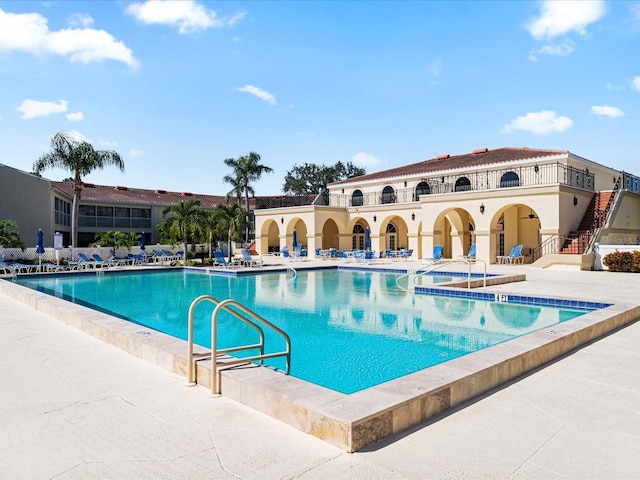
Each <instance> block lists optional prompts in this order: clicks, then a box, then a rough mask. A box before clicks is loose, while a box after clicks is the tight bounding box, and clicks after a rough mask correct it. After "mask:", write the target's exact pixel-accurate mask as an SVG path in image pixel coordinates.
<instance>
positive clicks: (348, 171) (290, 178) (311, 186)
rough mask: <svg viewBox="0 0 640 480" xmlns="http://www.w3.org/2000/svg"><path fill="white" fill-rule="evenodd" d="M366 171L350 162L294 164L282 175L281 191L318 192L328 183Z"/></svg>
mask: <svg viewBox="0 0 640 480" xmlns="http://www.w3.org/2000/svg"><path fill="white" fill-rule="evenodd" d="M366 173H367V171H366V170H365V169H364V168H361V167H356V166H355V165H354V164H353V163H351V162H347V164H346V165H345V164H344V163H342V162H338V163H336V164H335V165H331V166H326V165H316V164H315V163H304V164H303V165H294V166H293V168H292V169H291V171H290V172H287V175H286V176H285V177H284V185H283V186H282V191H283V192H284V193H286V194H289V195H303V194H310V193H320V192H322V191H324V190H325V189H326V188H327V185H328V184H330V183H333V182H339V181H340V180H346V179H347V178H353V177H359V176H361V175H365V174H366Z"/></svg>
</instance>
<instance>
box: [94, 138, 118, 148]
mask: <svg viewBox="0 0 640 480" xmlns="http://www.w3.org/2000/svg"><path fill="white" fill-rule="evenodd" d="M98 145H100V146H101V147H115V146H116V145H118V142H112V141H109V140H98Z"/></svg>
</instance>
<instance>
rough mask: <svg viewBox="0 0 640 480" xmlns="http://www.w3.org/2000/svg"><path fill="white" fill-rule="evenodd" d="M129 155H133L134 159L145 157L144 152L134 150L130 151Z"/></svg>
mask: <svg viewBox="0 0 640 480" xmlns="http://www.w3.org/2000/svg"><path fill="white" fill-rule="evenodd" d="M129 155H131V156H132V157H141V156H143V155H144V152H143V151H142V150H138V149H135V148H132V149H131V150H129Z"/></svg>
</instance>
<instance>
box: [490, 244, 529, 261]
mask: <svg viewBox="0 0 640 480" xmlns="http://www.w3.org/2000/svg"><path fill="white" fill-rule="evenodd" d="M496 261H497V263H509V264H514V263H524V257H523V256H522V244H518V245H514V246H513V248H512V249H511V252H509V255H498V256H497V257H496Z"/></svg>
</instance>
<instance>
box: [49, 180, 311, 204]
mask: <svg viewBox="0 0 640 480" xmlns="http://www.w3.org/2000/svg"><path fill="white" fill-rule="evenodd" d="M51 185H53V186H54V187H55V188H57V189H58V190H60V191H61V192H63V193H64V194H66V195H67V196H68V197H69V198H73V184H72V183H71V182H56V181H52V182H51ZM81 196H82V200H85V201H87V202H96V203H106V204H118V203H119V204H128V205H153V206H160V207H165V206H171V205H175V204H176V203H178V202H180V201H181V200H200V201H201V202H202V206H203V207H205V208H215V207H216V206H217V205H219V204H221V203H226V200H225V197H224V196H221V195H201V194H198V193H191V192H170V191H167V190H162V189H155V190H146V189H144V188H131V187H125V186H122V185H116V186H113V185H96V184H94V183H84V185H83V188H82V193H81ZM315 198H316V194H312V195H295V196H291V195H266V196H255V197H249V208H250V209H257V208H275V207H288V206H298V205H311V203H312V202H313V200H314V199H315ZM231 202H232V203H234V202H235V198H233V199H231ZM240 204H241V205H242V207H243V208H244V198H243V199H242V200H241V201H240Z"/></svg>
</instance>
